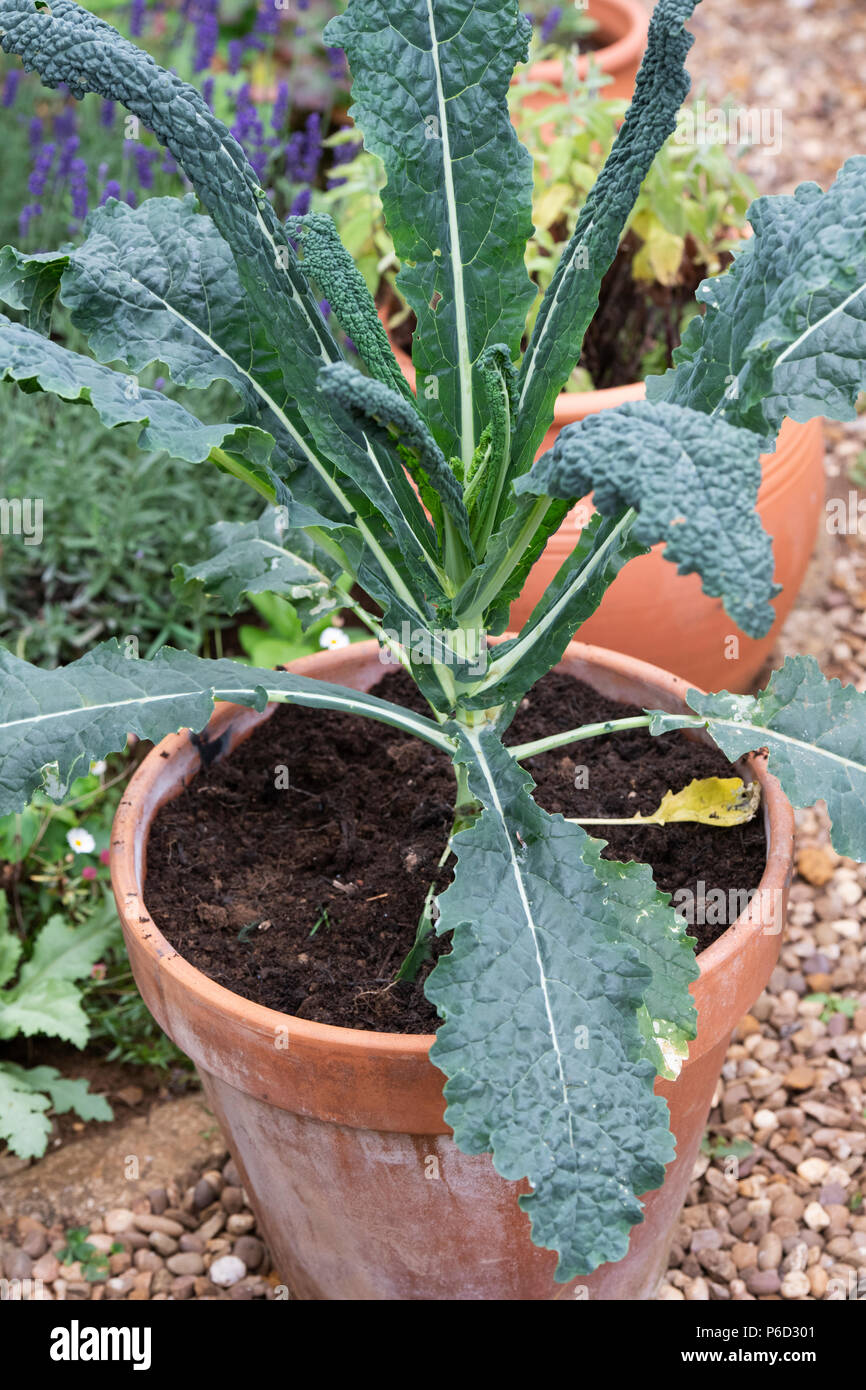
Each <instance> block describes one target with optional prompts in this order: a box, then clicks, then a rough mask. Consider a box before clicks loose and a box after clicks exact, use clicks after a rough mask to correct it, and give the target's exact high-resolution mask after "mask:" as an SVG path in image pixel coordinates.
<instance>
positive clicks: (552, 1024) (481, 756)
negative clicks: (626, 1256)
mask: <svg viewBox="0 0 866 1390" xmlns="http://www.w3.org/2000/svg"><path fill="white" fill-rule="evenodd" d="M465 732H466V737H467V739H468V741H469V743H470V744H471V745H472V748H473V751H474V753H475V756H476V759H477V761H478V766H479V769H480V771H481V773H482V775H483V777H484V780H485V782H486V783H487V787H488V791H489V794H490V801H491V805H492V806H493V809H494V811H495V813H496V815H497V817H498V819H499V822H500V824H501V826H502V831H503V834H504V836H505V840H506V842H507V844H508V856H509V867H510V869H511V872H512V874H513V877H514V882H515V886H516V888H517V893H518V897H519V899H520V905H521V909H522V911H523V915H524V919H525V921H526V926H527V928H528V930H529V932H530V935H531V937H532V945H533V950H534V952H535V960H536V964H537V967H538V979H539V985H540V988H541V993H542V998H543V1000H544V1009H545V1014H546V1017H547V1026H548V1032H549V1034H550V1040H551V1045H552V1047H553V1051H554V1054H555V1057H556V1067H557V1072H558V1075H559V1081H560V1086H561V1089H562V1101H563V1105H564V1106H565V1111H566V1114H567V1116H568V1142H569V1145H570V1147H571V1148H572V1149H574V1148H575V1143H574V1122H573V1114H572V1109H571V1106H570V1104H569V1100H568V1083H567V1081H566V1078H565V1068H564V1064H563V1056H562V1048H561V1046H560V1042H559V1035H558V1033H557V1030H556V1021H555V1019H554V1017H553V1007H552V1004H551V1001H550V993H549V990H548V988H547V975H546V973H545V969H544V962H543V960H542V957H541V949H540V944H539V937H538V928H537V926H536V923H535V918H534V916H533V913H532V906H531V904H530V902H529V899H528V897H527V894H526V885H525V884H524V882H523V875H522V874H521V872H520V864H519V862H518V858H517V854H516V851H515V849H514V844H513V841H512V836H511V834H510V832H509V829H508V823H507V821H506V819H505V812H504V810H503V807H502V802H501V801H500V799H499V792H498V789H497V786H496V781H495V779H494V777H493V774H492V772H491V769H490V765H489V763H488V761H487V758H486V756H485V753H484V749H483V746H482V744H481V740H480V738H479V737H478V735H477V734H476V733H475V732H474V731H473V730H471V729H467V730H466V731H465Z"/></svg>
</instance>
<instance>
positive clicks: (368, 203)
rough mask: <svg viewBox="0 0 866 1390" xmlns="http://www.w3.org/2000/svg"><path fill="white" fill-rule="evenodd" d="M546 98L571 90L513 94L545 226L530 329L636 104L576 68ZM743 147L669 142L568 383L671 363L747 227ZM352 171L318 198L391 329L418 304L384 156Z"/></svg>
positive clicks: (533, 243)
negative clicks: (403, 264) (386, 207)
mask: <svg viewBox="0 0 866 1390" xmlns="http://www.w3.org/2000/svg"><path fill="white" fill-rule="evenodd" d="M545 95H555V96H557V97H559V96H561V93H557V92H556V91H555V89H553V88H552V87H550V86H549V84H545V83H542V82H538V81H534V80H530V78H529V77H527V78H524V79H523V80H521V81H520V82H517V83H515V84H514V85H513V87H512V88H511V91H510V94H509V105H510V110H511V118H512V121H513V122H514V125H515V127H516V129H517V132H518V136H519V137H520V139H521V140H522V141H523V143H524V144H525V145H526V146H527V148H528V149H529V150H530V151H531V153H532V157H533V164H534V189H535V194H534V197H533V204H532V221H533V224H534V232H533V234H532V236H531V237H530V238H529V242H528V244H527V248H526V267H527V270H528V271H529V273H530V276H531V277H532V280H533V282H534V284H535V285H536V286H537V287H538V294H537V296H536V300H535V304H534V306H533V307H532V309H530V312H529V315H528V318H527V330H531V327H532V324H533V322H534V316H535V313H536V312H537V310H538V309H539V307H540V305H541V302H542V298H543V295H544V293H545V291H546V290H547V288H548V286H549V285H550V282H551V280H552V279H553V276H554V274H555V272H556V268H557V265H558V263H559V257H560V256H561V254H562V252H563V249H564V247H565V246H567V244H568V242H569V239H570V238H571V236H572V234H573V232H574V229H575V226H576V224H577V219H578V217H579V215H580V211H581V209H582V207H583V205H584V204H585V202H586V200H587V198H588V196H589V194H590V192H591V190H592V187H593V185H594V183H595V181H596V179H597V178H598V176H599V174H600V172H601V170H602V169H603V167H604V164H605V161H606V159H607V157H608V155H609V154H610V151H611V148H612V147H613V143H614V140H615V139H616V136H617V132H618V130H619V128H620V126H621V124H622V121H623V119H624V117H625V113H626V111H627V109H628V103H627V102H624V101H621V100H616V99H612V98H607V97H605V96H604V95H603V94H602V95H598V94H597V92H596V90H595V89H594V88H593V87H592V86H591V85H588V84H586V83H582V82H580V81H579V80H578V78H577V74H576V72H571V71H570V69H569V67H568V65H566V81H565V95H566V98H567V99H566V100H565V101H562V100H556V101H555V102H553V103H552V104H550V105H547V106H542V107H540V108H539V107H538V106H537V105H536V104H535V102H537V100H538V98H539V97H543V96H545ZM681 124H682V127H683V131H685V130H686V125H685V123H684V122H681ZM348 139H349V133H348V132H341V133H338V134H337V135H335V136H333V137H332V140H333V141H334V142H335V143H336V145H337V146H338V147H339V146H340V145H344V144H345V143H346V142H347V141H348ZM739 153H740V152H738V151H737V152H734V153H733V154H732V153H731V152H729V151H728V149H727V148H726V147H725V146H723V145H720V144H716V143H710V142H704V143H700V142H694V141H690V140H686V139H684V138H683V139H680V138H678V132H675V133H674V135H672V136H671V137H670V138H669V139H668V140H666V141H665V143H664V144H663V145H662V147H661V149H660V150H659V152H658V154H657V156H656V158H655V160H654V162H653V164H652V165H651V167H650V170H649V172H648V174H647V176H646V178H645V180H644V182H643V184H642V186H641V188H640V191H639V193H638V195H637V198H636V199H635V202H634V205H633V207H632V208H631V211H630V213H629V215H628V217H627V218H626V220H625V223H624V226H623V229H622V237H621V241H620V246H619V250H618V252H617V255H616V257H615V259H614V261H613V263H612V265H611V267H610V269H609V271H608V273H607V274H606V276H605V278H604V280H603V282H602V286H601V303H600V312H599V314H598V315H597V317H596V319H595V320H594V322H593V323H592V324H591V325H590V330H591V331H590V333H589V334H588V336H587V338H586V339H585V340H584V343H583V352H582V358H581V364H580V366H578V367H576V368H575V370H574V371H573V372H572V374H571V376H570V378H569V380H568V382H567V383H566V387H567V388H568V389H569V390H578V391H579V390H587V389H591V388H592V387H598V388H602V387H606V386H619V385H623V384H625V383H627V382H630V381H634V380H643V379H644V378H645V377H646V376H647V375H648V374H649V373H651V372H657V371H663V370H664V369H665V368H666V367H667V366H668V365H669V364H670V355H671V352H672V350H673V348H674V347H675V346H676V344H677V342H678V341H679V339H680V337H681V336H682V333H683V331H684V330H685V328H686V326H687V325H688V322H689V320H690V318H692V317H693V316H694V314H695V313H696V312H697V306H696V304H695V300H694V289H695V287H696V285H697V284H698V282H699V281H700V280H701V279H702V278H704V277H705V276H709V275H717V274H718V273H719V272H720V271H721V270H722V269H724V268H725V267H726V266H727V265H728V264H729V262H730V260H731V254H732V252H733V251H734V250H735V249H736V248H737V247H738V246H739V243H740V241H741V238H742V234H743V231H744V229H745V227H746V212H747V210H748V207H749V204H750V203H751V201H752V199H753V197H754V195H755V188H754V185H753V184H752V182H751V180H750V179H749V178H748V176H747V175H746V174H745V173H744V172H743V170H742V169H741V168H740V166H739ZM341 173H342V175H343V181H342V182H341V183H340V184H339V186H337V187H335V188H333V189H331V190H329V191H327V192H324V193H320V194H318V195H317V199H316V201H317V205H319V206H321V208H322V209H323V210H324V211H326V212H329V213H330V214H331V216H333V218H334V220H335V222H336V224H337V227H338V229H339V232H340V236H341V238H342V239H343V241H344V242H345V244H346V246H347V247H348V249H349V250H350V251H351V252H352V255H353V258H354V259H355V261H356V263H357V265H358V267H359V269H360V270H361V271H362V273H363V275H364V278H365V280H366V283H367V286H368V288H369V290H370V292H371V293H372V294H373V295H374V297H376V298H378V299H380V300H384V301H385V302H387V303H388V304H389V323H390V326H391V328H392V329H394V330H395V331H396V330H399V328H400V325H401V324H402V323H403V322H404V321H405V318H406V314H407V310H406V308H405V306H404V305H402V304H401V303H400V300H399V295H398V289H397V279H398V277H397V270H398V268H399V260H398V258H397V255H396V252H395V250H394V245H393V242H392V240H391V238H390V236H389V234H388V229H387V227H386V225H385V218H384V214H383V210H382V198H381V192H382V188H383V186H384V183H385V180H386V172H385V170H384V168H383V165H382V161H381V160H380V159H379V158H378V156H377V155H375V154H374V153H372V152H371V151H370V150H362V151H361V152H360V153H359V154H357V155H356V157H355V158H354V159H353V160H351V161H350V162H349V163H347V164H346V165H345V166H343V167H342V168H341Z"/></svg>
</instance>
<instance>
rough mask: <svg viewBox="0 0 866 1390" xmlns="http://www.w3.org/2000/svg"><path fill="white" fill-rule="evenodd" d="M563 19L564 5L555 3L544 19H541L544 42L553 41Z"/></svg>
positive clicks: (542, 39) (542, 40)
mask: <svg viewBox="0 0 866 1390" xmlns="http://www.w3.org/2000/svg"><path fill="white" fill-rule="evenodd" d="M561 19H562V6H561V5H554V6H553V9H552V10H549V11H548V13H547V14H546V15H545V16H544V19H543V20H542V21H541V42H542V43H550V42H551V41H552V39H553V36H554V34H555V33H556V31H557V29H558V28H559V23H560V20H561Z"/></svg>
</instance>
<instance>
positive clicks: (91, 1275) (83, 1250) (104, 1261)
mask: <svg viewBox="0 0 866 1390" xmlns="http://www.w3.org/2000/svg"><path fill="white" fill-rule="evenodd" d="M89 1235H90V1227H89V1226H72V1227H70V1228H69V1229H68V1230H67V1232H66V1244H65V1245H64V1247H63V1249H62V1250H61V1251H60V1253H59V1255H58V1259H59V1260H60V1263H61V1264H62V1265H71V1264H80V1265H81V1273H82V1276H83V1277H84V1278H85V1279H86V1280H87V1281H88V1283H90V1284H96V1283H99V1282H100V1281H101V1280H104V1279H107V1278H108V1255H106V1254H104V1253H103V1252H102V1251H101V1250H97V1248H96V1246H95V1245H91V1243H90V1241H89V1240H88V1239H87V1237H88V1236H89ZM122 1250H123V1246H122V1245H121V1244H120V1242H119V1241H116V1240H115V1241H112V1244H111V1254H112V1255H119V1254H120V1253H121V1252H122Z"/></svg>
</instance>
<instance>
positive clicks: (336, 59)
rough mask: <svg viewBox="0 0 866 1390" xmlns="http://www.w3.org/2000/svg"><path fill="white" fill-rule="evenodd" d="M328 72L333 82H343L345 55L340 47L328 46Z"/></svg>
mask: <svg viewBox="0 0 866 1390" xmlns="http://www.w3.org/2000/svg"><path fill="white" fill-rule="evenodd" d="M325 52H326V53H327V55H328V72H329V74H330V77H331V80H332V81H333V82H343V81H344V80H345V77H346V55H345V53H344V52H343V50H342V48H328V49H326V50H325Z"/></svg>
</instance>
